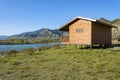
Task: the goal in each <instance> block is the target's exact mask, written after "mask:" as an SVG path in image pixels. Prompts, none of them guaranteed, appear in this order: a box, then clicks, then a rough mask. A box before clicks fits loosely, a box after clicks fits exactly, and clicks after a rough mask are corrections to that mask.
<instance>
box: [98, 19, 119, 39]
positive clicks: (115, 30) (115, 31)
mask: <svg viewBox="0 0 120 80" xmlns="http://www.w3.org/2000/svg"><path fill="white" fill-rule="evenodd" d="M99 20H100V21H103V22H106V23H108V24H111V25H113V26H116V27H117V28H113V29H112V38H113V39H116V38H117V37H119V36H120V19H119V18H118V19H115V20H112V21H109V20H107V19H105V18H100V19H99Z"/></svg>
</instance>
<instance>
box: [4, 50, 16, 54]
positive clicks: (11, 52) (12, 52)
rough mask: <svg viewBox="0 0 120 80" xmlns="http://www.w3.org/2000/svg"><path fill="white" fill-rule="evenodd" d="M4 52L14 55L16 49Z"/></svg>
mask: <svg viewBox="0 0 120 80" xmlns="http://www.w3.org/2000/svg"><path fill="white" fill-rule="evenodd" d="M6 53H7V55H16V54H17V53H18V51H17V50H10V51H7V52H6Z"/></svg>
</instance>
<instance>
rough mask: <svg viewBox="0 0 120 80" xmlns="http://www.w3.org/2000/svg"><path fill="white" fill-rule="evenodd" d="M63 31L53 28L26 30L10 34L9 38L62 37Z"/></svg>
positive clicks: (51, 38)
mask: <svg viewBox="0 0 120 80" xmlns="http://www.w3.org/2000/svg"><path fill="white" fill-rule="evenodd" d="M60 36H61V32H59V31H58V30H51V29H47V28H43V29H40V30H37V31H32V32H25V33H21V34H17V35H13V36H10V37H9V38H8V39H47V40H49V39H50V40H53V39H60Z"/></svg>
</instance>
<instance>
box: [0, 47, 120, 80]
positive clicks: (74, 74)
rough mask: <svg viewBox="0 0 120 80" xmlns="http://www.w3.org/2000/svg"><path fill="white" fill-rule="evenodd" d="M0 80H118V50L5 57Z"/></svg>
mask: <svg viewBox="0 0 120 80" xmlns="http://www.w3.org/2000/svg"><path fill="white" fill-rule="evenodd" d="M0 80H120V48H108V49H91V50H90V49H81V50H79V49H74V48H73V47H57V48H56V47H54V48H51V49H47V50H36V51H30V52H29V50H28V51H27V50H26V51H23V52H22V51H21V52H18V53H17V52H16V54H12V55H8V54H5V55H3V56H1V57H0Z"/></svg>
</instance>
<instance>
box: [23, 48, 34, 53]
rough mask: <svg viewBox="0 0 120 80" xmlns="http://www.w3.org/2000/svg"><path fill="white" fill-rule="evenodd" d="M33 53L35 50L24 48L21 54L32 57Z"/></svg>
mask: <svg viewBox="0 0 120 80" xmlns="http://www.w3.org/2000/svg"><path fill="white" fill-rule="evenodd" d="M35 51H36V49H33V48H26V49H24V50H23V51H22V52H23V53H26V54H30V55H32V54H33V53H35Z"/></svg>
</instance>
